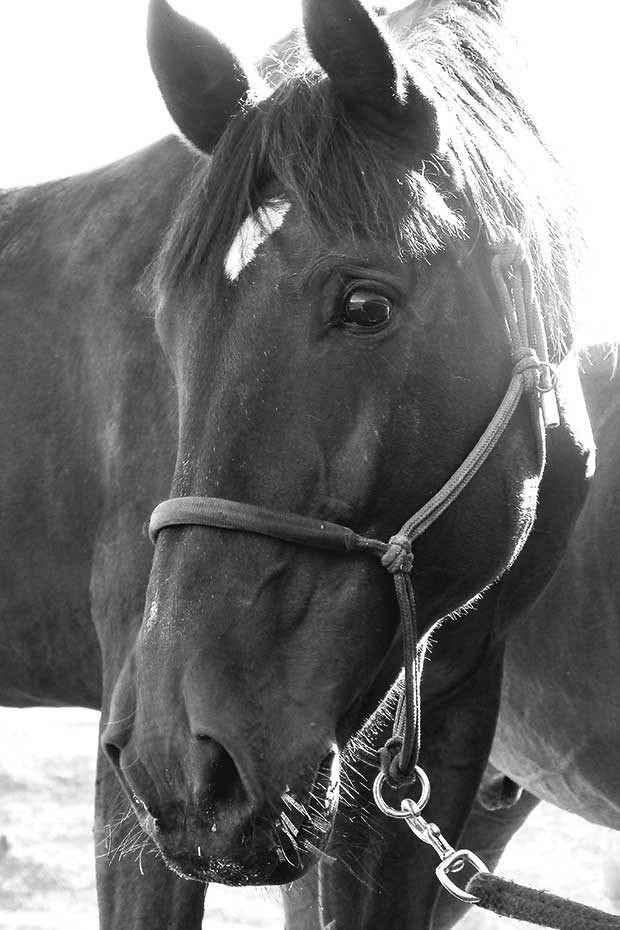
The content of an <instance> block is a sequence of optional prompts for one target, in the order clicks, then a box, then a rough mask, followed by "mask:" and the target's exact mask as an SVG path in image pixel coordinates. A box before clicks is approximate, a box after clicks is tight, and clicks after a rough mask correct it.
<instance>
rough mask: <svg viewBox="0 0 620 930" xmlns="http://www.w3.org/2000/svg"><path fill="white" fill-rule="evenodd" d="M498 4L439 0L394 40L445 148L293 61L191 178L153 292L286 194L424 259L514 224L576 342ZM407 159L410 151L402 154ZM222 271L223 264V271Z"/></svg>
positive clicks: (553, 202)
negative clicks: (414, 136) (375, 113)
mask: <svg viewBox="0 0 620 930" xmlns="http://www.w3.org/2000/svg"><path fill="white" fill-rule="evenodd" d="M500 7H501V3H500V2H493V0H436V2H434V3H426V4H425V5H424V6H423V8H422V14H421V15H418V17H417V18H416V20H415V21H414V22H413V25H411V24H410V25H409V28H407V30H406V31H404V33H403V35H400V36H396V37H395V41H396V42H397V44H398V45H399V46H400V47H401V48H403V49H404V50H405V52H406V54H407V57H408V64H409V69H410V72H411V74H412V76H413V79H414V82H415V83H416V84H417V85H418V86H419V88H420V90H421V91H422V92H423V93H424V94H425V95H426V96H427V97H428V99H429V100H430V101H431V103H432V105H433V106H434V108H435V110H436V112H437V116H438V121H439V126H440V128H441V134H442V150H441V152H440V153H438V154H435V155H433V156H429V155H428V154H424V153H417V152H416V151H415V148H411V146H412V141H411V131H409V139H408V142H407V144H408V146H409V155H408V157H407V159H406V160H407V161H408V164H407V165H406V166H405V165H404V164H403V161H404V158H403V148H404V136H403V134H402V132H401V133H399V132H398V130H397V129H396V130H395V131H392V128H391V126H390V124H389V123H388V122H386V123H384V125H383V126H381V125H379V124H378V123H373V122H372V121H371V120H364V119H363V118H360V115H359V114H351V113H350V111H347V109H346V108H345V106H344V105H343V104H341V103H340V101H339V100H338V99H336V97H335V95H334V94H333V92H332V91H331V87H330V83H329V81H325V80H323V78H324V75H323V73H322V71H320V69H317V68H316V66H312V64H308V65H306V66H303V65H301V66H300V64H299V55H295V56H290V55H289V56H288V57H289V59H290V60H292V61H293V67H292V71H291V73H290V74H289V75H288V77H287V78H286V79H285V80H284V81H283V82H282V83H281V84H280V85H279V86H278V87H277V88H276V89H275V90H274V92H273V93H272V94H271V96H270V97H268V98H267V99H266V100H263V101H259V102H257V103H254V104H251V105H248V106H247V107H246V109H245V110H244V111H242V112H241V113H239V114H238V115H237V116H236V117H234V118H233V119H232V120H231V122H230V124H229V126H228V128H227V130H226V132H225V133H224V135H223V137H222V139H221V140H220V142H219V144H218V146H217V149H216V151H215V153H214V155H213V157H212V158H207V157H204V158H201V159H200V160H199V161H198V163H197V167H196V170H195V172H194V174H193V175H192V177H191V178H190V180H189V184H188V187H187V190H186V191H185V194H184V196H183V197H182V199H181V203H180V205H179V209H178V211H177V213H176V216H175V217H174V219H173V221H172V224H171V227H170V229H169V230H168V234H167V236H166V239H165V241H164V244H163V247H162V250H161V253H160V255H159V258H158V260H157V263H156V266H155V268H154V269H153V270H154V278H153V283H154V285H155V288H156V292H157V293H159V294H160V295H161V294H164V295H165V294H166V293H167V292H169V290H171V289H177V288H179V287H183V286H184V285H185V284H187V283H188V282H189V281H191V280H192V279H193V280H195V279H196V276H197V275H204V272H205V269H206V266H207V264H209V266H210V268H213V269H215V273H216V274H218V275H219V274H220V273H221V269H222V267H223V258H224V255H225V254H226V251H227V249H228V248H229V247H230V244H231V242H232V240H233V238H234V236H235V234H236V232H237V230H238V229H239V227H240V225H241V223H242V222H243V220H244V219H245V217H246V216H247V215H248V214H250V213H252V212H254V211H255V210H256V208H257V207H258V206H259V205H260V204H261V203H263V202H264V201H265V199H266V198H268V197H280V198H281V197H284V198H286V199H289V200H291V201H292V202H294V203H295V204H296V205H297V206H298V207H301V209H302V210H303V211H304V214H305V216H306V218H307V221H308V222H309V223H311V224H313V225H314V226H315V227H318V228H319V229H321V230H322V231H324V232H326V233H327V234H328V235H330V236H334V237H340V236H346V237H352V238H356V237H361V236H362V235H363V236H364V237H365V238H366V240H367V239H368V238H370V239H373V238H374V239H376V240H377V241H379V242H386V241H388V242H389V241H393V242H394V244H395V246H396V247H397V249H398V250H399V252H400V254H401V255H402V256H403V257H406V256H413V257H416V258H421V259H424V258H427V257H428V256H429V255H430V254H432V253H434V252H437V251H439V250H441V249H442V248H443V247H444V245H445V243H446V242H447V240H449V239H454V237H466V236H468V237H469V238H470V239H471V240H473V241H475V242H477V241H478V240H479V239H480V237H481V236H483V237H484V238H485V239H486V240H487V241H488V242H489V243H492V242H494V241H497V240H500V239H502V238H503V235H504V231H505V229H506V226H507V225H509V226H513V227H515V228H517V229H518V230H519V232H520V234H521V236H522V237H523V239H524V242H525V244H526V246H527V247H528V249H529V252H530V254H531V257H532V264H533V270H534V280H535V286H536V293H537V296H538V300H539V302H540V305H541V307H542V310H543V314H544V316H545V320H546V325H547V329H548V334H549V338H550V343H551V348H552V351H553V355H554V356H555V357H556V359H557V357H559V356H561V355H562V354H563V353H564V351H565V350H566V348H567V346H568V344H569V343H570V342H571V338H572V327H573V322H574V321H573V313H572V304H573V299H574V276H575V271H576V268H577V257H578V253H579V237H578V235H577V233H576V223H575V219H574V215H573V213H572V210H571V207H570V205H569V204H570V197H569V196H568V194H567V187H566V184H565V182H564V180H563V175H562V172H561V171H560V169H559V166H558V164H557V162H556V161H555V159H554V158H553V156H552V155H551V153H550V151H549V150H548V148H547V147H546V145H545V143H544V142H543V140H542V139H541V136H540V134H539V132H538V130H537V128H536V126H535V124H534V122H533V120H532V119H531V117H530V115H529V114H528V112H527V110H526V108H525V106H524V104H523V102H522V100H521V98H520V96H519V94H518V91H517V84H518V77H517V75H518V69H517V68H516V67H515V65H514V59H515V55H514V51H513V50H512V49H511V42H510V41H509V37H508V36H507V35H506V31H505V28H504V26H503V25H502V23H501V21H500V16H499V12H500V9H499V8H500ZM409 156H410V157H409ZM218 269H219V270H218Z"/></svg>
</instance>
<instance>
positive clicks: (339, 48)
mask: <svg viewBox="0 0 620 930" xmlns="http://www.w3.org/2000/svg"><path fill="white" fill-rule="evenodd" d="M303 20H304V30H305V34H306V40H307V42H308V45H309V47H310V50H311V52H312V54H313V56H314V58H315V59H316V61H317V62H318V63H319V64H320V65H321V67H322V68H323V70H324V71H325V72H326V73H327V75H328V77H329V78H330V80H331V82H332V84H333V86H334V89H335V91H336V92H337V93H338V95H339V96H340V97H341V98H343V99H344V100H346V101H347V102H349V103H352V104H358V105H359V104H363V105H365V106H366V107H368V106H370V107H372V108H374V109H375V110H377V111H378V112H380V113H384V114H385V115H386V116H398V115H404V114H405V113H406V114H408V115H410V116H413V117H414V119H416V122H417V121H418V119H419V121H420V128H430V127H431V126H432V129H433V133H432V135H433V137H434V144H436V142H437V138H436V137H437V122H436V114H435V112H434V108H433V106H432V104H431V103H430V101H429V100H428V99H427V98H426V97H424V96H423V94H422V93H421V92H420V91H419V89H418V88H417V87H416V86H415V84H414V82H413V81H412V80H411V77H410V75H409V74H408V71H407V68H406V65H405V64H404V62H402V61H400V60H399V55H398V51H397V49H395V48H394V47H393V46H392V44H391V42H390V40H389V38H388V36H387V35H386V34H385V32H384V31H383V29H382V27H381V24H380V22H379V21H378V19H377V18H376V17H375V16H374V15H373V13H371V12H370V10H369V9H367V8H366V7H365V6H364V4H363V3H362V2H360V0H303Z"/></svg>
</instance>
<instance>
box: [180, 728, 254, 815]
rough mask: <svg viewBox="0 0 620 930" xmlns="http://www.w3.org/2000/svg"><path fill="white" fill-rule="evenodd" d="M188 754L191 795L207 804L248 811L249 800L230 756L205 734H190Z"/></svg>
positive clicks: (201, 731) (200, 732) (202, 732)
mask: <svg viewBox="0 0 620 930" xmlns="http://www.w3.org/2000/svg"><path fill="white" fill-rule="evenodd" d="M192 735H193V737H194V740H193V743H192V747H191V751H190V758H191V771H192V776H193V778H192V782H193V788H194V794H195V797H196V799H197V800H199V799H200V800H202V801H203V802H204V801H208V802H209V805H211V804H223V803H224V804H232V805H234V806H235V807H243V808H246V807H251V806H252V796H251V792H250V791H249V790H248V788H247V786H246V783H245V780H244V778H243V775H242V774H241V772H240V771H239V769H238V768H237V765H236V763H235V761H234V759H233V758H232V756H231V755H230V754H229V753H228V752H227V750H226V749H225V748H224V746H222V744H221V743H219V742H218V741H217V740H216V739H214V738H213V737H212V736H210V735H209V734H208V733H207V732H206V731H205V730H202V729H200V730H195V731H194V732H193V734H192Z"/></svg>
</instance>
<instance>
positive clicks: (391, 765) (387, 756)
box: [379, 736, 418, 791]
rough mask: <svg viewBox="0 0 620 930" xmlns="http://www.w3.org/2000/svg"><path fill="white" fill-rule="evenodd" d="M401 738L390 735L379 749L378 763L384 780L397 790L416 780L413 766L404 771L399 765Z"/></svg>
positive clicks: (412, 783)
mask: <svg viewBox="0 0 620 930" xmlns="http://www.w3.org/2000/svg"><path fill="white" fill-rule="evenodd" d="M402 743H403V741H402V739H401V738H400V737H399V736H392V737H391V738H390V739H389V740H388V741H387V742H386V744H385V745H384V746H382V747H381V749H380V750H379V764H380V767H381V771H382V772H383V774H384V776H385V780H386V782H387V784H388V785H389V787H390V788H392V789H393V790H394V791H397V790H398V789H399V788H404V787H406V786H408V785H414V784H415V783H416V781H417V777H418V776H417V775H416V771H415V766H414V767H413V770H412V771H411V772H405V771H403V769H401V767H400V762H401V749H402Z"/></svg>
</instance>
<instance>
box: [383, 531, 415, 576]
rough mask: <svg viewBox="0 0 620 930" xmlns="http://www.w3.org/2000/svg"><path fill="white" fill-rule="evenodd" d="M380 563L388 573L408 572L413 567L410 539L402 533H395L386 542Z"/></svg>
mask: <svg viewBox="0 0 620 930" xmlns="http://www.w3.org/2000/svg"><path fill="white" fill-rule="evenodd" d="M381 564H382V565H383V567H384V568H386V569H387V570H388V572H389V573H390V575H395V574H396V572H407V573H409V572H410V571H411V569H412V567H413V552H412V551H411V540H410V539H409V537H408V536H404V535H403V534H402V533H396V535H395V536H392V537H391V539H390V540H389V542H388V548H387V551H386V552H385V553H384V554H383V555H382V556H381Z"/></svg>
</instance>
